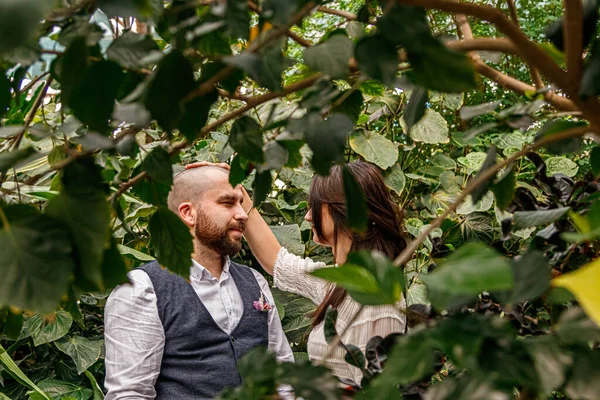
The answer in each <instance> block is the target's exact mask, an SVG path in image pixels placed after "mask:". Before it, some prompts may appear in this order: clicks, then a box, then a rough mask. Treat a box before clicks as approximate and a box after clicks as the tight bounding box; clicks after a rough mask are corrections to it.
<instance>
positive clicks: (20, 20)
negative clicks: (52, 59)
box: [0, 0, 48, 54]
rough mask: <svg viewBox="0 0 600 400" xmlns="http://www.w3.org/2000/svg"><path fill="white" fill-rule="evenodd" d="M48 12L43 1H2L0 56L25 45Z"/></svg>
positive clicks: (0, 5)
mask: <svg viewBox="0 0 600 400" xmlns="http://www.w3.org/2000/svg"><path fill="white" fill-rule="evenodd" d="M46 10H48V6H47V5H46V2H45V1H43V0H27V1H3V2H2V4H0V37H1V38H2V41H1V42H0V54H4V53H7V52H9V51H11V50H13V49H15V48H16V47H18V46H20V45H22V44H25V43H27V42H28V41H29V39H30V38H31V37H32V36H33V35H34V33H35V32H36V30H37V29H38V26H39V23H40V21H41V20H42V19H43V18H44V13H45V11H46Z"/></svg>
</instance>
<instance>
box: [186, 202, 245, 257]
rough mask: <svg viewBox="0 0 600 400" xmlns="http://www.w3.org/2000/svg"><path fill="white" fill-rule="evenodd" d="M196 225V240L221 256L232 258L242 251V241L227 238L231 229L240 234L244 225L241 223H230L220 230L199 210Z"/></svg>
mask: <svg viewBox="0 0 600 400" xmlns="http://www.w3.org/2000/svg"><path fill="white" fill-rule="evenodd" d="M196 211H197V212H196V223H195V226H194V234H195V236H196V239H197V240H198V241H199V242H200V243H201V244H202V245H204V246H206V247H208V248H209V249H212V250H214V251H215V252H217V253H218V254H219V255H221V256H230V257H232V256H234V255H236V254H237V253H239V251H240V250H241V249H242V241H241V240H234V239H231V238H230V237H229V231H230V230H231V229H239V230H241V231H242V232H243V231H244V229H245V228H246V224H245V223H244V222H242V221H239V222H237V223H230V224H229V225H228V226H227V227H225V228H220V227H219V226H217V225H216V224H215V223H213V222H212V221H211V220H210V218H209V217H208V216H207V215H206V214H205V213H204V212H203V211H202V210H201V209H200V208H198V209H197V210H196Z"/></svg>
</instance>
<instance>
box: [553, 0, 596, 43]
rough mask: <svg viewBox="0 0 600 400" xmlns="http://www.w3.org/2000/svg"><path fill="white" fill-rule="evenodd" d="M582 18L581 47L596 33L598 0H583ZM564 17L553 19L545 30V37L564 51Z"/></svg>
mask: <svg viewBox="0 0 600 400" xmlns="http://www.w3.org/2000/svg"><path fill="white" fill-rule="evenodd" d="M581 17H583V20H582V21H581V22H578V24H579V23H582V25H583V29H582V33H583V38H582V39H583V43H582V44H583V48H585V47H587V45H588V44H589V43H590V41H591V40H592V39H593V38H594V36H595V34H596V25H597V22H598V1H597V0H588V1H585V2H583V13H582V15H581ZM564 19H565V17H561V18H559V19H558V20H556V21H554V22H553V23H552V24H550V25H549V26H548V27H547V28H546V31H545V35H546V37H547V38H548V39H549V40H550V41H551V42H552V44H553V45H554V46H555V47H556V49H558V50H560V51H561V52H564V50H565V48H564V25H565V21H564Z"/></svg>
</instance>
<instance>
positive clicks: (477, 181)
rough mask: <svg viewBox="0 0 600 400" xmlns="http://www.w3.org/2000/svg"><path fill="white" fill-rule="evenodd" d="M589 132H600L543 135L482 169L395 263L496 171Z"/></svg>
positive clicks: (406, 256) (402, 260)
mask: <svg viewBox="0 0 600 400" xmlns="http://www.w3.org/2000/svg"><path fill="white" fill-rule="evenodd" d="M589 132H598V129H597V128H596V127H582V128H574V129H568V130H565V131H563V132H560V133H557V134H555V135H550V136H546V137H543V138H542V139H540V140H538V141H537V142H535V143H532V144H530V145H527V146H525V148H524V149H522V150H520V151H518V152H516V153H514V154H513V155H511V156H510V157H508V158H507V159H505V160H503V161H502V162H499V163H497V164H494V165H493V166H492V167H491V168H488V169H486V170H485V171H482V172H481V174H480V175H478V176H476V177H475V178H473V179H471V180H470V181H469V183H468V184H467V187H466V188H465V189H464V190H463V191H462V193H461V194H460V196H458V198H457V199H456V200H455V201H454V203H452V204H451V205H450V207H448V208H447V209H446V211H444V213H443V214H442V215H440V216H439V217H437V218H436V219H435V220H434V221H433V222H431V224H430V225H429V227H428V228H427V229H425V230H424V231H422V232H421V233H420V234H419V236H418V237H417V238H416V239H415V240H413V241H412V242H410V243H409V244H408V246H406V248H405V249H404V251H402V253H401V254H400V255H399V256H398V257H396V259H395V260H394V265H396V266H401V265H404V264H406V262H408V261H409V260H410V259H411V258H412V255H413V253H414V252H415V251H416V250H417V249H418V248H419V246H420V245H421V243H423V242H424V241H425V239H427V238H428V237H429V234H430V233H431V232H432V231H433V230H434V229H435V228H437V227H439V226H440V225H441V224H442V222H443V221H444V219H446V218H447V217H448V216H450V214H452V213H453V212H455V211H456V208H457V207H458V206H459V205H460V204H461V203H462V202H463V201H464V200H465V199H466V198H467V196H469V195H470V194H471V193H472V192H473V190H475V189H476V188H478V187H479V186H481V185H482V184H483V183H484V182H486V181H487V180H489V179H492V178H493V177H494V175H496V173H497V172H498V171H500V170H501V169H502V168H504V167H506V166H508V165H510V164H511V163H513V162H515V161H516V160H518V159H519V158H521V157H523V156H524V155H526V154H527V153H528V152H530V151H533V150H536V149H539V148H540V147H544V146H546V145H548V144H550V143H555V142H559V141H561V140H565V139H570V138H575V137H580V136H583V135H585V134H586V133H589Z"/></svg>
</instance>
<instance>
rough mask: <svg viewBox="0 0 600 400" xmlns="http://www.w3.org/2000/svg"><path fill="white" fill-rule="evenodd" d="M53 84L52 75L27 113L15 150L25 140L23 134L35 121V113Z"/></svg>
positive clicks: (15, 143) (14, 146) (16, 140)
mask: <svg viewBox="0 0 600 400" xmlns="http://www.w3.org/2000/svg"><path fill="white" fill-rule="evenodd" d="M51 84H52V77H51V76H50V77H49V78H48V80H47V81H46V84H45V85H44V88H43V89H42V91H41V92H40V94H39V96H38V97H37V98H36V99H35V103H33V106H32V107H31V110H30V111H29V114H27V117H26V118H25V122H24V123H23V128H22V129H21V130H20V131H19V133H17V136H16V138H15V142H14V145H13V150H17V149H18V148H19V145H20V144H21V140H23V136H24V135H25V132H26V131H27V128H28V127H29V125H31V122H33V118H34V117H35V113H36V112H37V110H38V109H39V108H40V106H41V105H42V103H43V101H44V98H45V97H46V93H48V89H49V88H50V85H51Z"/></svg>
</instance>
